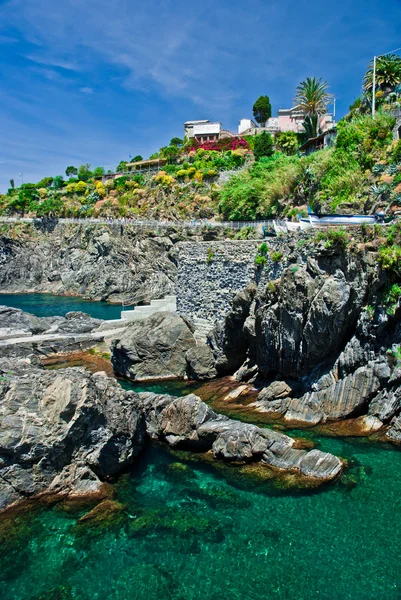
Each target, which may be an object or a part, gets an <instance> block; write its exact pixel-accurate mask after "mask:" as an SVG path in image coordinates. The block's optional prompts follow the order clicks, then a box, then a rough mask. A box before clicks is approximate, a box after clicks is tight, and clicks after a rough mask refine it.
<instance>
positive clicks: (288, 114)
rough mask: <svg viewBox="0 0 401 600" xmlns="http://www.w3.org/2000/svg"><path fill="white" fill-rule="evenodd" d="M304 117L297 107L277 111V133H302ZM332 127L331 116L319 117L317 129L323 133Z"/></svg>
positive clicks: (328, 114) (329, 114) (327, 114)
mask: <svg viewBox="0 0 401 600" xmlns="http://www.w3.org/2000/svg"><path fill="white" fill-rule="evenodd" d="M304 119H305V115H304V113H303V112H302V111H301V110H300V109H299V106H294V107H293V108H280V110H279V111H278V129H279V131H295V133H302V132H303V130H304V128H303V125H302V123H303V122H304ZM333 125H334V121H333V115H332V114H331V113H326V114H324V115H322V116H321V117H320V120H319V127H320V129H321V130H322V131H323V132H325V131H327V130H328V129H331V128H332V127H333Z"/></svg>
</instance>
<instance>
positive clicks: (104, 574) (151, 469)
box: [0, 383, 401, 600]
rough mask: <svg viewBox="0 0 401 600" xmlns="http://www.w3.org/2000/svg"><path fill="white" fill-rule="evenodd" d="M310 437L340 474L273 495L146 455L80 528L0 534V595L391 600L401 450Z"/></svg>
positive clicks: (56, 509) (61, 521) (228, 476)
mask: <svg viewBox="0 0 401 600" xmlns="http://www.w3.org/2000/svg"><path fill="white" fill-rule="evenodd" d="M151 387H152V386H150V385H148V386H147V388H148V389H149V388H151ZM153 387H154V391H162V389H163V388H164V391H167V389H168V391H169V392H170V393H172V392H173V393H176V394H178V395H181V394H183V393H184V392H185V387H184V386H182V385H175V384H168V383H165V384H163V386H160V385H158V386H153ZM310 437H312V438H313V441H314V442H315V443H316V445H317V446H318V447H319V448H321V449H322V450H326V451H330V452H333V453H335V454H337V455H340V456H342V457H344V458H346V459H347V460H348V461H349V464H350V468H349V470H348V472H347V474H346V475H345V476H344V477H343V478H342V480H340V481H339V482H337V483H335V484H333V485H331V486H327V487H325V488H324V489H321V490H285V489H279V488H277V487H275V486H274V485H272V484H271V483H270V482H264V483H263V484H262V483H261V482H256V481H253V480H250V479H246V478H242V479H241V478H239V477H236V476H234V475H233V473H235V468H234V467H232V468H231V469H227V472H224V471H220V470H216V469H215V468H213V466H212V465H210V464H207V463H204V462H202V461H201V460H199V459H198V458H197V457H196V456H194V455H187V454H186V453H177V454H176V455H175V454H174V453H171V452H169V451H168V450H167V449H166V448H164V447H163V446H162V445H149V447H148V448H147V449H146V450H145V452H144V453H143V454H142V456H141V457H140V458H139V460H138V462H137V464H136V465H135V467H134V468H133V469H132V470H131V471H130V472H128V473H126V474H124V475H123V476H122V477H121V478H120V479H119V480H118V482H117V483H116V484H115V496H114V499H113V501H110V500H107V501H103V503H102V504H101V505H98V507H97V508H95V509H94V510H92V512H91V513H90V514H89V515H87V516H86V517H85V516H84V515H85V513H88V510H90V508H88V507H86V508H82V507H75V508H74V505H72V506H68V505H67V506H64V505H63V503H59V504H55V505H53V506H47V507H45V506H38V507H36V508H35V509H34V510H31V511H27V512H25V513H21V514H20V515H17V516H16V517H15V518H14V520H13V521H12V523H11V524H10V523H8V525H7V529H6V531H4V529H5V528H4V527H3V530H2V533H3V538H2V542H1V545H0V597H1V598H2V600H28V599H29V600H72V599H74V600H75V599H76V600H103V599H105V600H106V599H107V600H129V599H135V600H142V599H143V600H156V599H157V600H161V599H163V600H198V599H199V600H201V599H202V600H206V599H207V600H221V598H232V599H236V598H241V599H243V598H247V599H251V600H259V599H266V598H269V599H270V598H278V599H281V600H287V599H296V600H310V599H315V598H321V599H324V600H337V599H338V600H345V599H352V600H359V599H360V600H362V599H363V600H370V599H372V600H373V599H375V600H379V599H382V598H383V599H384V598H386V599H388V600H393V599H394V600H395V599H397V600H399V599H400V598H401V558H400V552H399V546H400V542H401V518H400V517H401V494H400V490H401V452H400V451H398V450H397V449H395V448H393V447H391V446H387V445H384V444H379V443H377V444H373V443H371V442H369V441H367V440H365V439H356V438H348V439H345V438H323V437H313V435H312V436H310ZM102 508H103V510H102ZM82 517H84V518H82Z"/></svg>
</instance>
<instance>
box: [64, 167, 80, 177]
mask: <svg viewBox="0 0 401 600" xmlns="http://www.w3.org/2000/svg"><path fill="white" fill-rule="evenodd" d="M65 174H66V175H67V177H76V176H77V175H78V169H77V167H74V166H73V165H71V166H69V167H67V168H66V170H65Z"/></svg>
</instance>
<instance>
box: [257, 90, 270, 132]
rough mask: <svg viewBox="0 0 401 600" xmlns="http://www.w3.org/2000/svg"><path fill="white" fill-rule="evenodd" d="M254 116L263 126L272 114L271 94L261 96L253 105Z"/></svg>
mask: <svg viewBox="0 0 401 600" xmlns="http://www.w3.org/2000/svg"><path fill="white" fill-rule="evenodd" d="M253 116H254V118H255V121H256V122H257V123H259V124H260V125H261V126H262V127H264V125H265V124H266V121H267V120H268V119H270V117H271V116H272V107H271V104H270V98H269V96H260V97H259V98H258V99H257V100H256V102H255V104H254V105H253Z"/></svg>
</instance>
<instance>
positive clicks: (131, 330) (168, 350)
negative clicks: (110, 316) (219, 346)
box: [111, 312, 195, 380]
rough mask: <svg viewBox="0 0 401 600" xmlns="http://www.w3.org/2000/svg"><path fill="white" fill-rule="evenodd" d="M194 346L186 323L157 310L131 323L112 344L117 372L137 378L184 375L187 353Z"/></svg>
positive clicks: (175, 316) (112, 360) (112, 358)
mask: <svg viewBox="0 0 401 600" xmlns="http://www.w3.org/2000/svg"><path fill="white" fill-rule="evenodd" d="M194 346H195V340H194V337H193V334H192V332H191V330H190V328H189V326H188V325H187V323H186V322H185V321H184V320H183V319H182V318H181V317H179V316H178V315H176V314H174V313H168V312H160V313H156V314H154V315H151V316H150V317H148V318H147V319H143V320H141V321H134V322H133V323H130V324H129V325H128V327H127V329H126V331H125V332H124V334H123V335H122V337H121V339H119V340H115V341H114V342H113V343H112V345H111V351H112V357H111V362H112V365H113V369H114V371H115V373H117V375H122V376H124V377H129V378H131V379H136V380H145V379H159V378H169V377H170V378H174V377H184V375H185V374H186V370H187V361H186V353H187V351H188V350H189V349H190V348H193V347H194Z"/></svg>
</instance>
